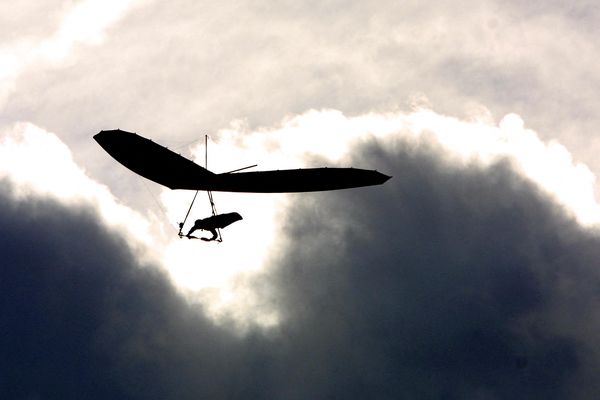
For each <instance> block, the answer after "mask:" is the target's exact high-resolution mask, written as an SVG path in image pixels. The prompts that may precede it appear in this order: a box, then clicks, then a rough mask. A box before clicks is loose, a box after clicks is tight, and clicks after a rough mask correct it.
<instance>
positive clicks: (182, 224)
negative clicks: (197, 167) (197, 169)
mask: <svg viewBox="0 0 600 400" xmlns="http://www.w3.org/2000/svg"><path fill="white" fill-rule="evenodd" d="M204 167H205V168H206V169H207V170H208V135H204ZM198 192H199V191H198V190H196V193H195V194H194V198H193V199H192V203H191V204H190V207H189V208H188V211H187V213H186V214H185V218H184V219H183V222H180V223H179V233H178V235H179V237H180V238H181V237H183V232H182V230H183V226H184V225H185V222H186V221H187V219H188V216H189V215H190V211H192V207H193V206H194V201H196V196H198ZM206 193H207V194H208V201H209V202H210V209H211V212H212V215H213V217H214V216H215V215H217V207H216V206H215V201H214V199H213V195H212V192H211V191H210V190H207V191H206ZM216 231H217V239H215V240H216V241H217V242H222V241H223V236H221V229H219V228H217V229H216Z"/></svg>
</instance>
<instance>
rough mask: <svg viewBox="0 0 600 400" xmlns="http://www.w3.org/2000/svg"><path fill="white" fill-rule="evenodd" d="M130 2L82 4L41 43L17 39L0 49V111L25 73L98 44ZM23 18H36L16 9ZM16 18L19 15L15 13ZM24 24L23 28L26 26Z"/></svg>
mask: <svg viewBox="0 0 600 400" xmlns="http://www.w3.org/2000/svg"><path fill="white" fill-rule="evenodd" d="M133 3H134V0H131V1H112V0H111V1H98V0H83V1H80V2H79V3H77V4H75V5H74V6H73V7H72V8H71V9H69V10H68V11H67V12H64V15H63V16H62V19H61V21H60V23H59V28H58V29H57V30H56V32H54V34H51V35H47V36H48V38H46V39H43V40H33V39H32V38H30V37H25V38H23V37H20V38H17V40H14V41H13V42H12V43H5V44H4V45H3V46H1V47H0V83H2V86H3V89H2V91H0V107H3V106H4V104H5V102H6V100H7V98H8V97H9V96H10V95H11V94H12V92H13V91H14V90H15V89H16V81H17V79H18V78H19V77H20V75H21V74H22V73H23V72H24V70H25V69H26V68H28V67H31V66H32V65H34V66H35V68H36V69H37V68H40V66H45V67H47V66H48V65H54V66H57V65H61V64H62V63H64V62H65V60H66V59H67V57H68V56H69V55H70V53H71V52H72V50H73V48H74V47H75V46H76V45H78V44H99V43H101V42H102V40H103V38H104V33H105V30H106V29H107V28H108V27H109V26H110V25H112V24H113V23H115V22H116V21H117V20H118V19H120V18H121V17H122V16H123V15H124V14H125V12H126V11H127V10H128V9H129V8H130V7H131V5H132V4H133ZM19 8H20V10H21V13H22V14H26V15H28V16H29V17H30V18H35V17H36V16H37V15H36V11H38V12H39V10H37V9H36V8H34V7H31V6H26V7H22V6H21V7H19ZM17 14H19V13H17ZM27 23H28V22H25V23H24V24H27Z"/></svg>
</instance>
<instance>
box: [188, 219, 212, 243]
mask: <svg viewBox="0 0 600 400" xmlns="http://www.w3.org/2000/svg"><path fill="white" fill-rule="evenodd" d="M212 218H213V217H208V218H204V219H197V220H196V222H194V226H192V229H190V231H189V232H188V234H187V235H186V236H187V237H188V238H189V239H191V238H192V233H193V232H194V231H195V230H197V229H202V230H204V231H209V232H210V233H212V237H210V238H204V237H203V238H200V239H202V240H204V241H205V242H210V241H212V240H217V238H218V237H219V235H218V234H217V229H216V228H217V227H215V226H214V224H213V223H211V222H212V221H211V220H212Z"/></svg>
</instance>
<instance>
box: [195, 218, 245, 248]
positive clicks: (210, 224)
mask: <svg viewBox="0 0 600 400" xmlns="http://www.w3.org/2000/svg"><path fill="white" fill-rule="evenodd" d="M241 219H242V216H241V215H240V214H238V213H236V212H233V213H227V214H219V215H213V216H211V217H208V218H204V219H197V220H196V222H194V226H192V229H190V231H189V232H188V234H187V235H186V236H187V237H188V238H189V239H193V238H194V236H192V233H193V232H194V231H196V230H197V229H201V230H204V231H209V232H210V233H211V234H212V237H210V238H204V237H203V238H200V239H202V240H204V241H205V242H210V241H212V240H217V239H218V238H219V234H218V233H217V229H220V228H225V227H226V226H228V225H231V224H233V223H234V222H236V221H239V220H241Z"/></svg>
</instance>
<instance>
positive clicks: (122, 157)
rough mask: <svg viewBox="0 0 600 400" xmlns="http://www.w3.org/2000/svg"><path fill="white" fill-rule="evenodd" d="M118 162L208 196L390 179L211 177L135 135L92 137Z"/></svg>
mask: <svg viewBox="0 0 600 400" xmlns="http://www.w3.org/2000/svg"><path fill="white" fill-rule="evenodd" d="M94 139H95V140H96V141H97V142H98V144H99V145H100V146H102V148H103V149H104V150H106V152H107V153H108V154H110V155H111V156H112V157H113V158H115V159H116V160H117V161H118V162H120V163H121V164H123V165H124V166H125V167H127V168H129V169H130V170H132V171H133V172H135V173H136V174H138V175H141V176H143V177H145V178H147V179H150V180H152V181H154V182H156V183H159V184H161V185H164V186H167V187H169V188H171V189H188V190H206V191H213V192H252V193H290V192H316V191H323V190H338V189H349V188H356V187H361V186H371V185H381V184H382V183H384V182H386V181H387V180H388V179H390V177H389V176H387V175H384V174H382V173H380V172H377V171H370V170H365V169H358V168H306V169H283V170H272V171H254V172H227V173H222V174H215V173H213V172H211V171H209V170H208V169H206V168H203V167H201V166H200V165H198V164H196V163H194V162H193V161H191V160H188V159H187V158H185V157H183V156H181V155H179V154H177V153H175V152H173V151H171V150H169V149H167V148H166V147H163V146H161V145H159V144H157V143H155V142H153V141H152V140H149V139H146V138H144V137H142V136H140V135H138V134H135V133H131V132H126V131H122V130H120V129H116V130H107V131H101V132H100V133H98V134H96V135H95V136H94Z"/></svg>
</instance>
